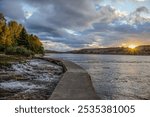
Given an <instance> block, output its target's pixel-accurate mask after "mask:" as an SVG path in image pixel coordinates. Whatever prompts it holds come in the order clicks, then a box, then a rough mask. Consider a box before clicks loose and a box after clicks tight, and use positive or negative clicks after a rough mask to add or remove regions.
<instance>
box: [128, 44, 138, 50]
mask: <svg viewBox="0 0 150 117" xmlns="http://www.w3.org/2000/svg"><path fill="white" fill-rule="evenodd" d="M136 47H137V45H134V44H131V45H129V46H128V48H131V49H135V48H136Z"/></svg>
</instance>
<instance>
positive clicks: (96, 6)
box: [0, 0, 150, 51]
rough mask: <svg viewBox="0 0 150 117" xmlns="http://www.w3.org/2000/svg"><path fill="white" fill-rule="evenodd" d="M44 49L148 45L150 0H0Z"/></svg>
mask: <svg viewBox="0 0 150 117" xmlns="http://www.w3.org/2000/svg"><path fill="white" fill-rule="evenodd" d="M0 12H2V13H3V14H4V15H5V16H6V19H7V21H9V20H17V21H18V22H20V23H22V24H23V25H24V26H25V27H26V28H27V31H28V32H29V33H33V34H36V35H37V36H39V38H40V39H41V41H42V42H43V44H44V47H45V48H46V49H50V50H59V51H60V50H61V51H66V50H70V49H79V48H92V47H110V46H127V45H129V44H136V45H139V44H150V0H0Z"/></svg>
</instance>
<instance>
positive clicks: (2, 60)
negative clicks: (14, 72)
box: [0, 54, 29, 67]
mask: <svg viewBox="0 0 150 117" xmlns="http://www.w3.org/2000/svg"><path fill="white" fill-rule="evenodd" d="M27 59H29V58H27V57H23V56H15V55H5V54H0V67H1V66H7V67H9V66H10V65H11V64H12V63H14V62H19V63H23V62H25V61H26V60H27Z"/></svg>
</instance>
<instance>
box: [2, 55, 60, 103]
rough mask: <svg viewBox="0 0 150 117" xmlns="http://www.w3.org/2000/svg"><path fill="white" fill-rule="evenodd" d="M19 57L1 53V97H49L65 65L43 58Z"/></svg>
mask: <svg viewBox="0 0 150 117" xmlns="http://www.w3.org/2000/svg"><path fill="white" fill-rule="evenodd" d="M2 58H3V60H2ZM4 58H5V59H4ZM19 58H20V57H16V56H6V55H1V60H2V61H1V63H2V64H1V65H0V99H6V100H11V99H13V100H26V99H29V100H37V99H38V100H39V99H44V100H46V99H48V98H49V97H50V95H51V94H52V92H53V90H54V89H55V87H56V85H57V84H58V82H59V80H60V78H61V77H62V74H63V67H62V66H59V65H57V64H54V63H52V62H48V61H45V60H42V59H37V58H32V59H31V58H30V59H27V58H23V59H19Z"/></svg>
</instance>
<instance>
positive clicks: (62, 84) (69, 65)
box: [50, 60, 99, 100]
mask: <svg viewBox="0 0 150 117" xmlns="http://www.w3.org/2000/svg"><path fill="white" fill-rule="evenodd" d="M62 62H63V64H64V65H65V67H66V69H67V71H66V72H65V73H64V75H63V77H62V78H61V80H60V81H59V83H58V85H57V86H56V88H55V90H54V92H53V93H52V95H51V97H50V100H97V99H99V97H98V96H97V95H96V93H95V90H94V88H93V85H92V81H91V78H90V75H89V74H88V73H87V72H86V71H85V70H84V69H83V68H82V67H80V66H79V65H76V64H75V63H73V62H70V61H64V60H63V61H62Z"/></svg>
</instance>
